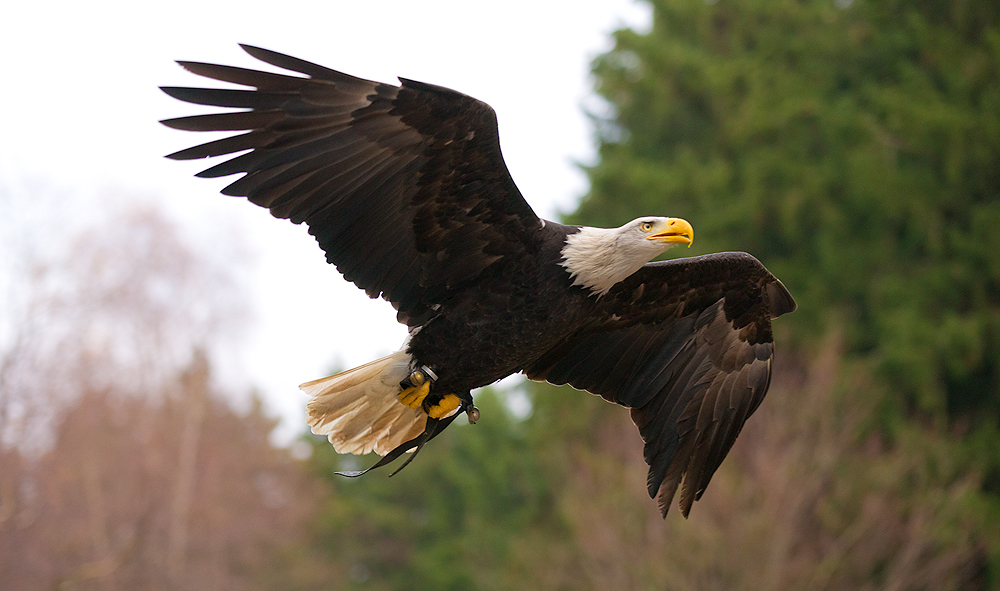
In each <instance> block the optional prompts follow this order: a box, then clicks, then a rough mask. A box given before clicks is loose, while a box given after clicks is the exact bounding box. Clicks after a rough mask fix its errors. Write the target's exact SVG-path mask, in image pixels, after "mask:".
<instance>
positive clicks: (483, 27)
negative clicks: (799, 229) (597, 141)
mask: <svg viewBox="0 0 1000 591" xmlns="http://www.w3.org/2000/svg"><path fill="white" fill-rule="evenodd" d="M649 21H650V12H649V9H648V6H647V5H646V4H644V3H636V2H635V1H634V0H555V1H546V0H504V1H502V2H476V1H473V0H426V1H419V0H409V1H406V0H381V1H365V0H352V1H350V2H347V1H340V0H325V1H322V0H321V1H316V2H301V1H297V0H272V1H270V2H264V1H259V0H244V1H241V2H212V1H206V0H202V1H198V2H195V1H190V0H175V1H172V2H134V1H129V2H126V1H122V0H118V1H114V0H92V1H87V2H79V1H65V0H62V1H60V0H56V1H49V2H27V1H19V2H8V3H7V5H5V7H4V9H3V16H2V19H0V113H2V117H3V123H2V126H0V182H3V183H4V184H5V185H6V186H8V187H11V186H14V187H17V186H29V185H32V184H34V183H35V182H37V181H38V180H42V181H44V183H45V184H46V185H47V186H52V187H57V188H60V189H61V190H65V191H66V195H67V198H70V199H72V198H74V197H76V196H84V195H95V194H98V195H99V194H101V193H102V192H114V193H117V194H119V195H121V194H126V195H128V194H136V195H145V196H147V197H148V198H151V199H155V200H156V201H157V202H159V203H162V204H163V207H164V209H166V210H168V211H169V212H170V213H171V214H172V215H173V216H174V217H175V218H177V219H179V220H181V222H182V223H183V224H185V225H186V226H188V227H189V228H190V229H191V232H192V233H194V234H196V235H201V236H202V237H203V238H204V243H205V244H211V240H212V234H213V232H212V228H213V227H214V226H215V225H216V224H217V223H219V222H220V220H225V225H226V227H228V228H232V227H234V226H235V227H236V228H238V231H240V232H241V233H245V234H246V241H247V243H248V244H249V245H250V246H251V251H252V254H253V255H254V256H255V257H256V259H257V260H256V264H255V265H254V269H255V275H254V276H255V279H254V282H253V288H254V290H255V293H254V294H253V297H252V301H251V303H252V305H253V306H254V313H255V318H256V320H255V322H254V324H253V327H252V329H251V330H250V331H249V334H248V336H247V338H246V342H245V344H244V345H243V348H242V350H241V352H240V354H239V361H238V362H237V365H239V366H240V367H241V368H242V371H243V372H245V375H246V376H247V384H246V385H253V386H255V387H257V388H258V389H259V390H260V391H261V392H262V393H263V394H264V396H265V398H266V400H267V401H268V402H269V404H270V406H271V408H272V409H274V411H275V412H277V413H280V414H281V416H282V417H283V418H285V419H286V420H285V423H286V429H292V430H298V429H299V428H300V427H301V425H302V423H301V420H302V418H301V417H302V412H303V411H302V407H303V402H304V397H303V396H301V395H300V394H299V392H298V390H297V385H298V384H299V383H301V382H304V381H307V380H311V379H314V378H317V377H320V376H322V375H325V373H326V372H327V370H328V369H329V368H330V367H331V366H333V365H334V364H336V365H338V366H341V367H350V366H354V365H359V364H361V363H364V362H366V361H369V360H371V359H374V358H375V357H376V356H380V355H383V354H386V353H388V352H390V351H392V350H394V349H396V348H398V346H399V345H400V344H401V342H402V341H403V338H404V337H405V331H404V330H403V327H402V326H400V325H398V324H396V322H395V319H394V311H393V310H392V308H391V307H390V306H389V304H387V303H386V302H383V301H381V300H369V299H368V298H367V297H366V296H365V295H364V294H363V293H361V292H360V291H359V290H357V289H356V288H355V287H354V286H353V285H351V284H349V283H347V282H345V281H344V280H343V279H342V278H341V277H340V276H339V274H337V273H336V270H335V269H334V268H332V267H330V266H328V265H326V264H325V261H324V259H323V254H322V252H321V251H320V250H319V249H318V248H317V247H316V245H315V242H314V241H313V240H312V238H311V237H309V236H308V235H307V234H306V232H305V228H303V227H299V226H294V225H292V224H290V223H288V222H286V221H282V220H276V219H274V218H272V217H271V216H270V215H269V214H268V213H267V212H266V211H264V210H262V209H259V208H256V207H253V206H251V205H250V204H248V203H246V202H245V201H244V200H242V199H235V198H231V197H225V196H222V195H220V194H219V193H218V191H219V190H220V189H221V188H222V187H223V186H225V185H226V184H228V182H229V181H231V180H233V179H234V178H236V177H230V178H229V180H226V179H214V180H206V179H195V178H193V175H194V173H196V172H198V171H199V170H201V169H202V168H205V166H204V165H205V162H204V161H201V162H193V163H191V162H185V163H178V162H173V161H168V160H166V159H164V158H163V155H164V154H167V153H170V152H173V151H175V150H178V149H181V148H186V147H189V146H191V145H194V144H195V143H200V141H199V140H203V136H198V135H195V134H192V133H189V132H180V131H175V130H170V129H167V128H165V127H163V126H161V125H159V124H158V123H157V121H158V120H159V119H164V118H168V117H177V116H182V115H191V114H197V113H199V112H202V111H203V108H201V107H197V106H193V105H186V104H184V103H180V102H178V101H175V100H173V99H170V98H169V97H167V96H166V95H164V94H163V93H161V92H160V91H159V89H158V86H161V85H175V86H199V85H202V84H205V83H207V84H213V82H212V81H209V80H207V79H203V78H198V77H196V76H194V75H192V74H189V73H187V72H185V71H184V70H182V69H181V68H180V67H179V66H177V65H176V64H175V63H174V61H173V60H177V59H183V60H194V61H208V62H215V63H223V64H231V65H239V66H249V67H257V64H259V63H260V62H257V61H256V60H254V59H253V58H251V57H250V56H248V55H246V54H245V53H243V51H242V50H241V49H240V48H239V47H238V45H237V44H238V43H249V44H252V45H258V46H261V47H265V48H268V49H273V50H276V51H280V52H282V53H288V54H290V55H293V56H296V57H300V58H303V59H306V60H309V61H313V62H317V63H320V64H322V65H325V66H328V67H332V68H335V69H338V70H342V71H344V72H347V73H350V74H354V75H357V76H361V77H364V78H369V79H373V80H379V81H383V82H395V81H396V76H403V77H406V78H412V79H415V80H421V81H424V82H430V83H433V84H439V85H442V86H447V87H450V88H454V89H456V90H459V91H462V92H464V93H466V94H469V95H472V96H475V97H477V98H479V99H482V100H484V101H486V102H488V103H489V104H491V105H492V106H493V108H494V109H495V110H496V111H497V114H498V117H499V123H500V138H501V144H502V148H503V152H504V156H505V158H506V160H507V164H508V167H509V168H510V170H511V173H512V175H513V177H514V180H515V181H516V182H517V184H518V186H519V187H520V189H521V192H522V193H523V194H524V195H525V197H526V198H527V200H528V201H529V203H531V205H532V206H533V207H534V208H535V210H536V211H537V212H538V213H539V214H540V215H542V216H543V217H553V216H555V215H557V214H558V212H559V211H569V210H572V209H573V207H574V205H575V203H576V200H577V199H578V198H579V197H580V196H581V195H582V194H583V193H584V192H585V191H586V180H585V178H584V176H583V175H582V173H580V172H579V171H578V170H577V169H576V166H575V164H574V163H575V162H592V161H593V158H594V146H593V143H594V142H593V138H592V130H591V127H590V125H589V123H588V121H587V118H586V116H585V114H584V107H585V103H587V101H588V100H591V101H592V98H589V97H592V92H591V87H592V81H591V78H590V75H589V64H590V61H591V60H592V59H593V58H594V57H595V56H596V55H598V54H599V53H601V52H603V51H606V50H607V49H609V48H610V47H611V38H610V33H611V32H612V31H614V30H615V29H617V28H620V27H622V26H632V27H634V28H639V29H641V30H645V29H647V28H648V25H649ZM261 65H262V66H263V67H264V69H268V68H269V66H266V65H263V64H261Z"/></svg>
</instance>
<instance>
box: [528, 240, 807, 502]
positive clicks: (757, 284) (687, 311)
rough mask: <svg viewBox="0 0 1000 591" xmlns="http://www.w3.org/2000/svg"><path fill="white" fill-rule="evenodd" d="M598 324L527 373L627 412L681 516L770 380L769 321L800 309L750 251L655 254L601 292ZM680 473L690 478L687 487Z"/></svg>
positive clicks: (660, 491)
mask: <svg viewBox="0 0 1000 591" xmlns="http://www.w3.org/2000/svg"><path fill="white" fill-rule="evenodd" d="M598 307H599V312H598V314H597V318H596V319H595V322H593V323H592V324H590V325H588V326H587V327H585V328H584V329H582V330H581V331H579V332H578V333H577V334H575V335H572V336H571V337H569V338H567V339H566V340H564V341H563V342H562V343H561V344H559V345H557V346H556V347H554V348H553V349H551V350H550V351H549V352H547V353H546V354H545V355H543V356H542V357H541V358H540V359H539V360H538V361H537V362H536V363H535V364H534V365H532V366H531V367H529V368H527V369H526V370H525V373H526V374H528V377H529V378H531V379H535V380H546V381H549V382H551V383H553V384H570V385H572V386H573V387H575V388H578V389H581V390H587V391H589V392H592V393H594V394H598V395H600V396H602V397H603V398H605V399H607V400H609V401H612V402H616V403H618V404H621V405H623V406H627V407H629V408H630V409H631V414H632V420H633V421H634V422H635V424H636V426H638V427H639V433H640V434H641V435H642V439H643V441H644V442H645V447H644V456H645V460H646V463H647V464H649V476H648V479H647V486H648V490H649V495H650V497H653V498H656V499H657V501H658V504H659V507H660V511H661V512H662V514H663V515H664V516H666V514H667V510H668V509H669V507H670V504H671V502H672V501H673V498H674V495H675V493H676V491H677V488H678V486H680V487H681V495H680V499H679V503H678V504H679V506H680V509H681V512H682V513H683V514H684V516H685V517H686V516H687V515H688V513H689V512H690V510H691V504H692V503H693V502H694V501H695V500H697V499H699V498H700V497H701V495H702V493H703V492H704V491H705V488H706V487H707V486H708V483H709V481H710V480H711V478H712V475H713V474H714V473H715V470H716V469H717V468H718V467H719V464H721V463H722V460H723V458H725V456H726V454H727V453H728V452H729V449H730V448H731V447H732V445H733V442H734V441H735V440H736V436H737V435H738V434H739V432H740V429H741V428H742V427H743V423H744V422H745V421H746V419H747V417H749V416H750V414H751V413H753V411H754V410H755V409H756V408H757V406H758V405H759V404H760V402H761V400H763V398H764V394H765V393H766V392H767V387H768V384H769V383H770V379H771V357H772V355H773V352H774V344H773V341H772V337H771V319H772V318H776V317H778V316H780V315H781V314H784V313H786V312H791V311H793V310H794V309H795V301H794V300H793V299H792V297H791V295H790V294H789V293H788V291H787V290H786V289H785V287H784V286H783V285H782V284H781V282H780V281H778V279H776V278H775V277H774V276H773V275H771V273H769V272H768V271H767V269H765V268H764V266H763V265H762V264H761V263H760V262H759V261H757V259H755V258H753V257H752V256H750V255H748V254H745V253H721V254H714V255H708V256H703V257H695V258H689V259H678V260H673V261H666V262H658V263H649V264H647V265H645V266H644V267H643V268H642V269H640V270H639V271H637V272H636V273H635V274H633V275H632V276H631V277H629V278H627V279H625V280H624V281H622V282H621V283H619V284H618V285H616V286H615V287H613V288H612V289H611V291H610V292H608V293H607V294H606V295H605V296H603V297H602V298H601V299H600V300H599V301H598ZM682 480H683V484H682Z"/></svg>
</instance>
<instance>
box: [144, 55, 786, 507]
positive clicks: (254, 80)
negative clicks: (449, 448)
mask: <svg viewBox="0 0 1000 591" xmlns="http://www.w3.org/2000/svg"><path fill="white" fill-rule="evenodd" d="M243 48H244V49H245V50H246V51H247V52H248V53H249V54H250V55H252V56H253V57H255V58H257V59H259V60H261V61H263V62H266V63H268V64H271V65H273V66H277V67H278V68H282V69H284V70H288V71H290V72H293V73H295V74H293V75H287V74H278V73H271V72H263V71H257V70H250V69H245V68H236V67H231V66H222V65H215V64H206V63H200V62H179V63H180V64H181V65H182V66H183V67H185V68H186V69H188V70H189V71H191V72H192V73H194V74H198V75H200V76H205V77H207V78H213V79H215V80H219V81H223V82H229V83H234V84H236V85H239V86H243V87H249V88H250V89H207V88H180V87H164V88H163V90H164V91H165V92H166V93H167V94H169V95H170V96H173V97H175V98H178V99H180V100H182V101H186V102H189V103H195V104H200V105H212V106H219V107H231V108H236V109H241V110H239V111H235V112H226V113H219V114H210V115H199V116H192V117H180V118H176V119H168V120H165V121H163V123H164V124H165V125H168V126H170V127H173V128H176V129H182V130H189V131H239V132H243V133H239V134H238V135H234V136H231V137H227V138H224V139H221V140H216V141H212V142H208V143H205V144H201V145H199V146H195V147H193V148H188V149H186V150H182V151H180V152H176V153H174V154H171V155H170V156H169V157H170V158H174V159H178V160H189V159H199V158H207V157H213V156H226V155H232V154H236V153H240V152H242V154H239V155H237V156H234V157H231V158H229V159H228V160H225V161H223V162H221V163H220V164H217V165H215V166H212V167H211V168H208V169H206V170H204V171H202V172H201V173H199V175H198V176H202V177H220V176H227V175H232V174H239V173H242V174H243V176H242V177H240V178H239V179H238V180H236V181H235V182H233V183H232V184H230V185H229V186H228V187H226V188H225V189H223V191H222V192H223V193H224V194H226V195H234V196H243V197H247V198H248V199H249V200H250V201H252V202H253V203H255V204H257V205H259V206H261V207H266V208H268V209H269V210H270V211H271V213H272V214H273V215H274V216H276V217H279V218H287V219H290V220H291V221H293V222H295V223H297V224H298V223H303V222H305V223H306V225H307V226H308V227H309V233H310V234H312V235H313V236H315V237H316V240H317V242H319V245H320V247H321V248H322V249H323V250H324V251H325V252H326V258H327V261H328V262H330V263H331V264H333V265H335V266H336V267H337V269H338V270H339V271H340V272H341V273H343V275H344V277H345V278H346V279H347V280H349V281H351V282H353V283H354V284H355V285H357V286H358V287H360V288H361V289H363V290H365V292H366V293H367V294H368V295H369V296H371V297H373V298H374V297H382V298H384V299H385V300H388V301H389V302H390V303H392V305H393V307H394V308H395V309H396V311H397V318H398V320H399V321H400V322H402V323H403V324H405V325H406V326H407V327H408V328H409V335H410V336H409V338H408V339H407V342H406V343H405V344H404V346H403V348H402V349H401V350H400V351H397V352H396V353H393V354H391V355H389V356H387V357H384V358H382V359H378V360H375V361H372V362H371V363H368V364H366V365H363V366H361V367H358V368H355V369H352V370H349V371H346V372H343V373H340V374H337V375H334V376H330V377H327V378H322V379H319V380H315V381H312V382H308V383H305V384H303V385H302V386H301V387H302V389H303V390H304V391H305V392H306V393H307V394H309V395H310V396H311V400H310V402H309V404H308V414H309V424H310V426H311V428H312V430H313V432H314V433H317V434H322V435H326V436H327V437H328V438H329V439H330V442H331V443H332V444H333V445H334V447H335V448H336V450H337V451H338V452H341V453H367V452H370V451H375V452H377V453H379V454H381V455H383V456H385V457H384V458H383V459H382V460H381V461H380V462H378V463H377V464H376V465H375V466H373V467H378V466H382V465H384V464H386V463H388V462H391V461H393V460H395V459H396V458H398V457H399V456H400V455H402V454H403V453H405V452H406V451H410V450H414V449H416V450H419V449H420V448H421V447H422V446H423V445H424V443H426V442H427V441H429V440H430V439H431V438H433V437H435V436H436V435H437V434H438V433H440V432H441V431H442V430H443V429H444V428H445V427H447V426H448V424H450V423H451V421H453V420H454V419H455V418H456V417H457V416H458V415H459V414H460V413H461V412H465V413H466V414H467V415H468V417H469V420H470V421H471V422H474V421H475V420H477V419H478V418H479V411H478V409H476V407H475V406H474V404H473V400H472V395H471V390H473V389H475V388H478V387H480V386H485V385H487V384H491V383H493V382H495V381H497V380H499V379H501V378H504V377H506V376H508V375H511V374H513V373H517V372H523V373H524V374H525V375H527V376H528V377H529V378H530V379H533V380H546V381H549V382H551V383H554V384H570V385H572V386H573V387H575V388H578V389H581V390H587V391H589V392H592V393H594V394H597V395H599V396H601V397H603V398H605V399H607V400H609V401H611V402H615V403H617V404H620V405H622V406H625V407H628V408H629V409H631V415H632V419H633V421H634V422H635V424H636V425H637V426H638V428H639V433H640V435H641V436H642V439H643V441H644V443H645V447H644V455H645V459H646V462H647V463H648V464H649V476H648V482H647V483H648V488H649V494H650V496H651V497H654V498H656V499H657V501H658V503H659V507H660V510H661V512H662V513H663V515H666V513H667V510H668V508H669V507H670V505H671V503H672V500H673V498H674V496H675V493H676V492H677V490H678V489H680V491H681V494H680V497H679V501H678V503H679V506H680V509H681V512H682V513H683V514H684V515H685V516H686V515H687V514H688V512H689V511H690V509H691V504H692V503H693V502H694V501H695V500H696V499H698V498H699V497H700V496H701V494H702V493H703V492H704V490H705V487H706V486H707V485H708V482H709V480H710V479H711V477H712V474H713V473H714V472H715V470H716V469H717V468H718V466H719V464H720V463H721V462H722V460H723V458H724V457H725V456H726V454H727V453H728V451H729V449H730V447H731V446H732V444H733V442H734V441H735V439H736V436H737V434H738V433H739V431H740V429H741V428H742V426H743V423H744V422H745V421H746V419H747V417H749V416H750V414H751V413H752V412H753V411H754V410H755V409H756V408H757V406H758V405H759V404H760V402H761V400H762V399H763V397H764V394H765V393H766V391H767V387H768V384H769V382H770V376H771V358H772V354H773V350H774V346H773V342H772V335H771V320H772V319H773V318H777V317H778V316H780V315H782V314H784V313H787V312H791V311H793V310H794V309H795V301H794V300H793V299H792V297H791V295H790V294H789V293H788V291H787V290H786V289H785V287H784V286H783V285H782V284H781V282H780V281H779V280H778V279H777V278H775V277H774V276H773V275H771V273H769V272H768V271H767V269H765V268H764V266H763V265H762V264H761V263H760V262H759V261H757V259H755V258H753V257H752V256H750V255H748V254H745V253H721V254H714V255H708V256H701V257H693V258H686V259H677V260H672V261H667V262H657V263H650V262H648V261H650V260H651V259H653V258H654V257H656V256H657V255H659V254H661V253H662V252H663V251H664V250H666V249H667V248H670V247H672V246H675V245H677V244H688V245H690V243H691V241H692V240H693V239H694V230H693V229H692V228H691V225H690V224H689V223H688V222H686V221H684V220H682V219H679V218H667V217H657V216H650V217H642V218H638V219H636V220H633V221H631V222H629V223H627V224H625V225H624V226H622V227H620V228H611V229H604V228H590V227H583V226H567V225H563V224H558V223H555V222H551V221H547V220H542V219H541V218H539V217H538V216H536V215H535V213H534V212H533V211H532V209H531V207H530V206H529V205H528V203H527V202H526V201H525V200H524V198H523V197H522V196H521V193H520V192H519V191H518V189H517V186H516V185H515V184H514V181H513V180H512V179H511V177H510V174H509V172H508V171H507V167H506V165H505V164H504V160H503V156H502V154H501V152H500V143H499V137H498V133H497V122H496V115H495V114H494V112H493V109H491V108H490V107H489V105H487V104H485V103H483V102H481V101H478V100H476V99H474V98H472V97H469V96H466V95H464V94H461V93H458V92H455V91H453V90H449V89H447V88H442V87H439V86H433V85H430V84H425V83H422V82H416V81H413V80H407V79H402V78H401V79H400V82H401V85H400V86H395V85H390V84H381V83H378V82H372V81H368V80H363V79H360V78H356V77H353V76H349V75H347V74H343V73H341V72H338V71H336V70H331V69H329V68H325V67H322V66H319V65H316V64H313V63H310V62H306V61H303V60H300V59H297V58H293V57H290V56H287V55H283V54H280V53H275V52H273V51H268V50H265V49H260V48H257V47H251V46H246V45H244V46H243ZM412 457H413V456H411V457H410V459H412ZM407 461H409V460H407ZM404 466H405V463H404ZM361 473H363V472H355V473H350V474H349V475H358V474H361Z"/></svg>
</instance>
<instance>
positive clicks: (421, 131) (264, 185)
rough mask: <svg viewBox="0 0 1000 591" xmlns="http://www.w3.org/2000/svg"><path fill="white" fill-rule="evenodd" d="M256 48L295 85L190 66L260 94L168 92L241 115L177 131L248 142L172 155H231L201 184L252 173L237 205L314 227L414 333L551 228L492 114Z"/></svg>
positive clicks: (202, 120) (459, 100) (424, 88)
mask: <svg viewBox="0 0 1000 591" xmlns="http://www.w3.org/2000/svg"><path fill="white" fill-rule="evenodd" d="M242 47H243V49H244V50H246V51H247V53H249V54H250V55H252V56H253V57H255V58H257V59H259V60H261V61H263V62H266V63H268V64H270V65H272V66H276V67H278V68H282V69H284V70H288V71H291V72H292V73H293V75H288V74H278V73H272V72H263V71H258V70H252V69H247V68H237V67H232V66H222V65H216V64H206V63H201V62H187V61H185V62H179V63H180V64H181V65H182V66H183V67H184V68H186V69H187V70H189V71H190V72H192V73H194V74H197V75H199V76H204V77H207V78H211V79H214V80H219V81H221V82H228V83H232V84H237V85H240V86H244V87H252V89H245V88H244V89H213V88H187V87H165V88H164V89H163V90H164V92H166V93H167V94H169V95H170V96H173V97H175V98H177V99H180V100H182V101H186V102H189V103H193V104H198V105H209V106H216V107H225V108H232V109H239V110H237V111H229V112H224V113H214V114H208V115H194V116H189V117H179V118H175V119H167V120H165V121H163V123H164V124H165V125H167V126H169V127H173V128H176V129H183V130H190V131H232V132H239V133H237V134H236V135H233V136H231V137H227V138H223V139H221V140H214V141H210V142H207V143H204V144H201V145H198V146H194V147H191V148H187V149H184V150H180V151H178V152H175V153H173V154H171V155H170V156H169V157H170V158H174V159H178V160H187V159H197V158H206V157H215V156H228V157H229V159H228V160H225V161H223V162H221V163H219V164H216V165H215V166H212V167H210V168H208V169H206V170H204V171H202V172H201V173H199V176H203V177H221V176H227V175H232V174H242V175H243V176H242V177H241V178H239V179H237V180H236V181H234V182H233V183H232V184H230V185H229V186H228V187H226V188H225V189H223V193H225V194H226V195H233V196H244V197H246V198H247V199H249V200H250V201H251V202H253V203H255V204H257V205H259V206H261V207H266V208H268V209H269V210H270V211H271V213H272V214H273V215H275V216H276V217H280V218H288V219H290V220H291V221H293V222H295V223H302V222H305V223H306V224H307V225H308V226H309V232H310V233H311V234H312V235H313V236H315V237H316V240H317V241H318V242H319V245H320V247H321V248H322V249H323V250H324V251H325V252H326V255H327V261H328V262H330V263H332V264H334V265H336V266H337V268H338V270H339V271H340V272H341V273H343V275H344V276H345V277H346V278H347V279H348V280H349V281H352V282H353V283H355V284H356V285H357V286H358V287H360V288H362V289H364V290H365V291H366V292H367V293H368V295H369V296H371V297H379V296H381V297H383V298H385V299H387V300H389V301H390V302H392V303H393V305H394V306H395V307H396V309H397V310H398V317H399V319H400V321H401V322H405V323H407V324H409V325H410V326H411V327H413V326H418V325H420V324H421V323H423V322H425V321H426V320H427V319H428V318H429V316H430V315H431V314H432V311H433V310H434V309H435V306H439V305H441V304H442V303H443V302H445V301H447V299H448V297H449V296H450V295H452V294H453V293H454V292H455V290H457V289H460V288H462V287H463V286H465V285H468V284H469V282H471V281H474V280H475V279H476V278H477V277H479V276H480V274H481V273H483V271H484V270H485V269H487V268H489V267H490V266H491V265H492V264H493V263H495V262H496V261H497V260H499V259H500V258H502V257H519V256H525V252H526V249H529V248H531V245H532V244H533V240H535V239H536V237H535V233H536V232H537V228H539V227H540V223H539V220H538V218H537V216H535V214H534V212H533V211H532V210H531V207H529V206H528V204H527V202H525V201H524V199H523V198H522V197H521V194H520V192H519V191H518V189H517V187H516V186H515V185H514V182H513V180H512V179H511V178H510V174H509V172H508V171H507V166H506V164H505V163H504V160H503V156H502V154H501V153H500V142H499V135H498V132H497V122H496V115H495V114H494V112H493V109H492V108H490V106H489V105H487V104H486V103H483V102H481V101H478V100H476V99H474V98H471V97H469V96H466V95H464V94H461V93H458V92H455V91H453V90H449V89H446V88H442V87H440V86H434V85H430V84H424V83H420V82H415V81H412V80H406V79H401V82H402V85H401V86H393V85H390V84H381V83H378V82H373V81H370V80H364V79H361V78H357V77H354V76H350V75H348V74H344V73H341V72H338V71H336V70H331V69H329V68H325V67H323V66H319V65H317V64H313V63H311V62H307V61H304V60H300V59H297V58H293V57H291V56H287V55H283V54H280V53H276V52H273V51H268V50H265V49H261V48H257V47H252V46H248V45H244V46H242ZM302 75H304V76H305V77H303V76H302ZM241 152H242V153H241Z"/></svg>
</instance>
